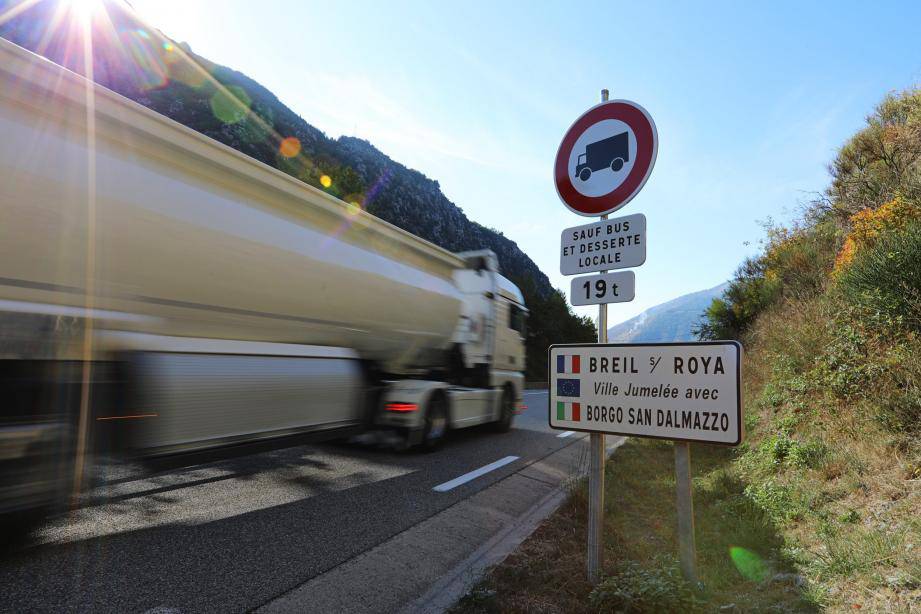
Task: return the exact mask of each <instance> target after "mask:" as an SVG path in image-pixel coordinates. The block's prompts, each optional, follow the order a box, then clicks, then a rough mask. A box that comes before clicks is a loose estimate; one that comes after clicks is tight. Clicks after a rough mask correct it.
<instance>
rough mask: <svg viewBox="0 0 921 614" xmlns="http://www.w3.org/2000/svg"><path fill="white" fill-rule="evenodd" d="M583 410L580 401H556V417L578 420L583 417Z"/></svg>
mask: <svg viewBox="0 0 921 614" xmlns="http://www.w3.org/2000/svg"><path fill="white" fill-rule="evenodd" d="M581 414H582V411H581V408H580V407H579V404H578V403H567V402H565V401H557V402H556V419H557V420H571V421H573V422H578V421H579V420H581V419H582V417H581Z"/></svg>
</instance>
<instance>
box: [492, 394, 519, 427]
mask: <svg viewBox="0 0 921 614" xmlns="http://www.w3.org/2000/svg"><path fill="white" fill-rule="evenodd" d="M500 403H501V405H500V407H499V419H498V420H496V421H495V422H493V423H492V425H493V429H494V430H495V431H497V432H499V433H508V432H509V431H510V430H512V420H514V419H515V395H514V394H512V391H511V389H510V388H506V389H505V390H504V391H502V400H501V401H500Z"/></svg>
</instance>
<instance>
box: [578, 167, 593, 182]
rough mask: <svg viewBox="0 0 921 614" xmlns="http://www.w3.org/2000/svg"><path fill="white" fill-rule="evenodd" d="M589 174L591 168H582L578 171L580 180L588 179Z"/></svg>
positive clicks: (590, 173) (590, 174)
mask: <svg viewBox="0 0 921 614" xmlns="http://www.w3.org/2000/svg"><path fill="white" fill-rule="evenodd" d="M591 176H592V169H590V168H583V169H582V170H581V171H579V179H581V180H582V181H588V178H589V177H591Z"/></svg>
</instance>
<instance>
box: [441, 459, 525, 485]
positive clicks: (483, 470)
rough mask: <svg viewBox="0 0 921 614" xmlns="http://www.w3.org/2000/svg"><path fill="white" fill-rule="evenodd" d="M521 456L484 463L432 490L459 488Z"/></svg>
mask: <svg viewBox="0 0 921 614" xmlns="http://www.w3.org/2000/svg"><path fill="white" fill-rule="evenodd" d="M519 458H520V457H518V456H506V457H505V458H500V459H499V460H497V461H496V462H494V463H489V464H488V465H484V466H483V467H480V468H479V469H475V470H473V471H471V472H470V473H465V474H464V475H462V476H459V477H456V478H454V479H453V480H451V481H449V482H445V483H444V484H439V485H438V486H436V487H435V488H433V489H432V490H434V491H435V492H448V491H449V490H451V489H453V488H457V487H458V486H460V485H461V484H466V483H467V482H469V481H470V480H475V479H477V478H478V477H480V476H481V475H485V474H487V473H489V472H490V471H495V470H496V469H498V468H499V467H504V466H505V465H508V464H509V463H514V462H515V461H516V460H518V459H519Z"/></svg>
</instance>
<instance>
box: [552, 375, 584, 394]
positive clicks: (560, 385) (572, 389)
mask: <svg viewBox="0 0 921 614" xmlns="http://www.w3.org/2000/svg"><path fill="white" fill-rule="evenodd" d="M579 384H580V382H579V380H577V379H563V378H560V379H558V380H556V396H558V397H577V396H581V395H580V392H579Z"/></svg>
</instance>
